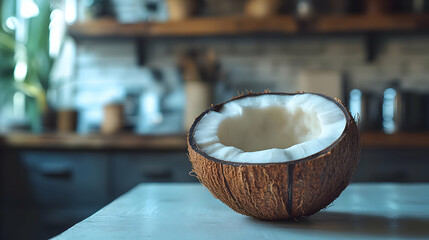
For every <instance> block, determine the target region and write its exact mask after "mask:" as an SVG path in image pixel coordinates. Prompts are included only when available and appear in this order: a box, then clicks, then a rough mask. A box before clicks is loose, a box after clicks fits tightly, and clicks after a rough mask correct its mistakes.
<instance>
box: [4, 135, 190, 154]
mask: <svg viewBox="0 0 429 240" xmlns="http://www.w3.org/2000/svg"><path fill="white" fill-rule="evenodd" d="M0 144H3V145H6V146H7V147H12V148H31V149H48V150H49V149H51V150H52V149H70V150H74V149H89V150H109V149H116V150H181V151H184V150H185V149H186V136H185V134H183V135H137V134H131V133H121V134H113V135H102V134H87V135H81V134H61V133H45V134H31V133H14V134H8V135H3V136H0Z"/></svg>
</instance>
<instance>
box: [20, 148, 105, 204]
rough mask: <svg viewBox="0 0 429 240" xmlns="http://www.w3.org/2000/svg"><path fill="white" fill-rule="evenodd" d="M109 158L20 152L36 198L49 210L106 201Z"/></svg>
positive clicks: (94, 154) (91, 155)
mask: <svg viewBox="0 0 429 240" xmlns="http://www.w3.org/2000/svg"><path fill="white" fill-rule="evenodd" d="M107 159H108V155H106V154H102V153H87V152H82V153H76V152H68V153H63V152H33V151H26V152H22V153H20V161H21V162H22V165H23V166H24V168H25V169H26V171H27V176H28V181H29V184H30V188H31V190H32V193H33V196H34V198H35V201H36V202H37V205H38V206H40V207H42V208H47V209H55V208H60V209H64V208H71V207H79V206H91V205H104V204H106V203H107V202H108V200H109V196H108V190H107V184H106V183H107V177H108V176H107V173H108V172H107V167H108V162H107Z"/></svg>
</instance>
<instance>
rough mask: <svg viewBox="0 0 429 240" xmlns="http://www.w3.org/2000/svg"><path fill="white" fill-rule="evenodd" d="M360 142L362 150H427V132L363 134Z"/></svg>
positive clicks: (428, 137) (428, 140)
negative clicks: (397, 148)
mask: <svg viewBox="0 0 429 240" xmlns="http://www.w3.org/2000/svg"><path fill="white" fill-rule="evenodd" d="M361 141H362V147H363V148H365V147H367V148H396V147H399V148H429V132H402V133H395V134H385V133H382V132H363V133H361Z"/></svg>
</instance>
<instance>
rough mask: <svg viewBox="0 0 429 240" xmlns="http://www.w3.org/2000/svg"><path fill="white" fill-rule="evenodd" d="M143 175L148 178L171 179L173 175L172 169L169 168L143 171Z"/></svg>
mask: <svg viewBox="0 0 429 240" xmlns="http://www.w3.org/2000/svg"><path fill="white" fill-rule="evenodd" d="M142 175H143V177H144V178H147V179H149V180H164V181H165V180H171V179H172V177H173V171H171V170H170V169H161V170H153V171H144V172H143V174H142Z"/></svg>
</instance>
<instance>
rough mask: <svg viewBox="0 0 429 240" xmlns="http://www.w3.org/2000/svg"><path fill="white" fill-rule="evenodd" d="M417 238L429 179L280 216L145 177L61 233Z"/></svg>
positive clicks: (427, 233)
mask: <svg viewBox="0 0 429 240" xmlns="http://www.w3.org/2000/svg"><path fill="white" fill-rule="evenodd" d="M411 238H412V239H428V238H429V184H372V183H370V184H351V185H350V186H349V187H348V188H347V189H346V190H345V191H344V192H343V193H342V194H341V196H340V197H339V198H338V199H337V200H336V201H335V202H334V203H333V204H331V205H330V206H329V207H328V208H327V209H325V210H322V211H320V212H318V213H316V214H315V215H313V216H311V217H308V218H305V219H300V220H298V221H293V220H292V221H279V222H276V221H260V220H256V219H253V218H251V217H247V216H243V215H240V214H238V213H236V212H234V211H233V210H231V209H229V208H228V207H227V206H225V205H224V204H222V203H221V202H220V201H219V200H217V199H215V198H214V197H212V196H211V194H210V192H209V191H208V190H207V189H206V188H204V187H203V186H202V185H200V184H198V183H190V184H140V185H138V186H137V187H135V188H134V189H132V190H131V191H130V192H128V193H126V194H124V195H123V196H121V197H119V198H118V199H116V200H115V201H113V202H112V203H110V204H109V205H107V206H106V207H104V208H103V209H101V210H100V211H98V212H97V213H95V214H94V215H92V216H91V217H89V218H87V219H85V220H84V221H82V222H80V223H78V224H76V225H75V226H73V227H72V228H70V229H69V230H67V231H65V232H64V233H62V234H60V235H59V236H57V237H55V238H53V239H55V240H60V239H61V240H66V239H81V240H85V239H106V240H107V239H234V240H237V239H298V240H299V239H341V240H343V239H411Z"/></svg>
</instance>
